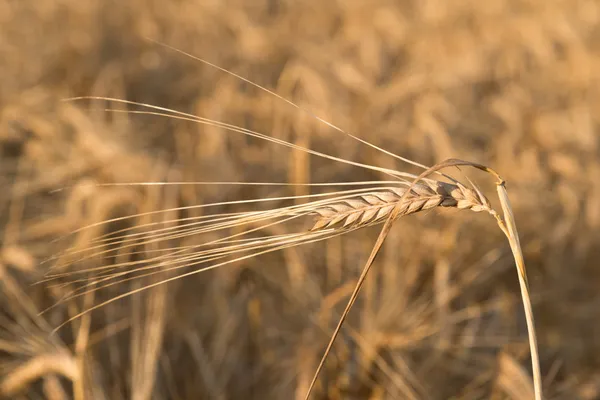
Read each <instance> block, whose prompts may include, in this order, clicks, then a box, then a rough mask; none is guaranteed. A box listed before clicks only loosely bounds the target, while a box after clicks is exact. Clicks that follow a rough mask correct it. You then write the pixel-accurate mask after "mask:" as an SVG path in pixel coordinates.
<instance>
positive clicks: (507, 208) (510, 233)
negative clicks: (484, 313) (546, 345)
mask: <svg viewBox="0 0 600 400" xmlns="http://www.w3.org/2000/svg"><path fill="white" fill-rule="evenodd" d="M496 189H497V191H498V198H499V199H500V204H501V205H502V212H503V214H504V221H502V220H500V219H497V221H498V225H499V226H500V229H502V231H503V232H504V234H505V235H506V237H507V238H508V242H509V243H510V248H511V250H512V253H513V257H514V258H515V264H516V266H517V275H518V276H519V286H520V288H521V297H522V299H523V308H524V309H525V319H526V321H527V334H528V336H529V349H530V352H531V368H532V371H533V388H534V392H535V399H536V400H542V398H543V395H542V374H541V371H540V358H539V352H538V344H537V335H536V332H535V322H534V319H533V307H532V305H531V296H530V291H529V283H528V281H527V274H526V270H525V261H524V258H523V251H522V250H521V243H520V241H519V234H518V232H517V226H516V223H515V219H514V216H513V212H512V207H511V205H510V200H509V198H508V193H507V192H506V187H505V184H504V181H502V180H500V181H499V182H498V184H497V185H496Z"/></svg>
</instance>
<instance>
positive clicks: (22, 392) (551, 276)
mask: <svg viewBox="0 0 600 400" xmlns="http://www.w3.org/2000/svg"><path fill="white" fill-rule="evenodd" d="M148 38H150V39H152V40H156V41H158V42H160V43H164V44H168V45H169V46H172V47H174V48H176V49H179V50H181V51H185V52H187V53H190V54H193V55H194V56H196V57H200V58H202V59H204V60H207V61H210V62H211V63H215V64H217V65H219V66H220V67H223V68H226V69H228V70H230V71H232V72H234V73H236V74H239V75H241V76H243V77H245V78H247V79H249V80H251V81H252V82H255V83H257V84H259V85H262V86H264V87H266V88H268V89H270V90H273V91H274V92H276V93H277V94H279V95H281V96H283V97H284V98H286V99H289V100H291V101H293V102H295V103H297V104H298V105H299V106H301V107H304V108H306V109H309V110H310V112H312V113H314V114H315V115H318V116H319V117H321V118H323V119H325V120H326V121H328V122H330V123H333V124H335V125H336V126H338V127H340V128H342V129H343V130H345V131H347V132H349V133H352V134H354V135H357V136H359V137H360V138H363V139H365V140H368V141H369V142H371V143H373V144H375V145H377V146H379V147H381V148H383V149H385V150H386V151H388V152H391V153H393V154H397V155H401V156H403V157H407V158H409V159H411V160H414V161H417V162H419V163H422V164H426V165H433V164H435V163H437V162H440V161H442V160H444V159H447V158H451V157H453V158H460V159H465V160H470V161H473V162H478V163H481V164H485V165H488V166H490V167H492V168H494V169H495V170H496V171H498V172H499V173H500V174H501V175H502V177H503V178H504V179H505V180H506V181H507V189H508V191H509V194H510V196H511V200H512V204H513V207H514V212H515V218H516V221H517V224H518V228H519V232H520V239H521V244H522V246H523V250H524V253H525V260H526V265H527V270H528V275H529V282H530V286H531V289H532V301H533V307H534V312H535V316H536V326H537V331H538V340H539V347H540V358H541V367H542V374H543V377H544V391H545V398H546V399H565V400H570V399H582V400H593V399H599V398H600V340H599V338H600V289H599V288H600V269H599V268H598V265H597V264H596V263H597V262H598V261H599V260H600V252H599V250H598V249H600V247H599V246H600V229H599V228H600V179H599V178H598V177H599V176H600V140H599V139H600V135H599V129H600V125H599V124H600V2H597V1H594V0H571V1H566V0H547V1H543V0H529V1H527V0H488V1H475V0H456V1H447V0H419V1H416V0H413V1H408V0H397V1H391V0H347V1H344V2H333V1H332V2H326V1H315V0H301V1H274V0H263V1H255V2H244V1H239V0H228V1H223V2H220V1H216V0H212V1H211V0H209V1H197V2H184V1H175V2H162V1H153V0H149V1H141V0H129V1H123V2H119V1H111V0H104V1H102V0H86V1H75V0H42V1H31V0H29V1H28V0H22V1H14V0H12V1H11V0H3V1H0V185H1V186H0V187H1V188H2V189H1V190H0V227H1V228H3V229H2V230H1V231H0V233H1V235H0V244H1V245H0V282H1V284H2V285H1V286H0V288H1V289H0V293H1V294H2V297H1V298H0V309H1V310H2V314H0V315H1V316H2V322H1V323H0V393H2V395H3V396H5V397H6V398H11V399H38V398H44V399H57V400H58V399H69V398H76V399H110V400H112V399H136V400H137V399H140V400H141V399H249V400H251V399H303V398H304V394H305V392H306V389H307V387H308V384H309V382H310V380H311V378H312V374H313V373H314V370H315V368H316V366H317V364H318V361H319V359H320V357H321V355H322V353H323V351H324V348H325V346H326V345H327V342H328V340H329V337H330V334H331V332H332V331H333V329H334V327H335V325H336V323H337V320H338V318H339V316H340V313H341V312H342V310H343V309H344V306H345V303H346V301H347V298H348V296H349V295H350V292H351V291H352V288H353V285H354V283H355V281H356V278H357V276H358V275H359V274H360V271H361V268H362V267H363V265H364V263H365V261H366V259H367V257H368V256H369V253H370V251H371V248H372V246H373V243H374V242H375V240H376V238H377V235H378V232H379V230H378V229H377V228H376V227H371V228H365V229H361V230H358V231H356V232H352V233H349V234H346V235H343V236H339V237H334V238H332V239H329V240H327V241H322V242H318V243H314V244H307V245H303V246H298V247H291V248H288V249H285V250H283V251H281V252H274V253H269V254H265V255H264V256H258V257H252V258H248V259H245V260H242V261H241V262H238V263H233V264H231V265H226V266H223V267H222V268H217V269H213V270H210V271H206V272H203V273H199V274H194V275H190V276H187V277H185V278H183V279H177V280H174V281H173V282H169V283H167V284H162V285H157V286H155V287H152V288H150V289H149V290H145V291H142V292H140V293H137V294H134V295H131V296H126V297H123V298H122V299H119V300H117V301H114V302H111V303H110V304H107V305H105V306H103V307H99V308H98V309H96V310H93V311H91V312H89V313H86V314H85V315H84V316H82V317H81V318H76V319H75V320H74V321H72V322H70V323H68V324H67V325H65V326H64V327H62V328H61V329H60V330H59V331H58V333H57V334H56V335H51V332H52V330H53V329H54V328H55V327H57V326H59V325H60V324H62V323H63V322H65V321H66V320H68V319H69V318H71V317H73V316H75V315H77V314H78V313H80V312H82V311H84V310H86V309H89V308H90V307H92V306H94V305H98V304H101V303H102V302H103V301H105V300H109V299H111V298H115V296H118V295H120V294H123V293H126V292H128V291H131V290H136V289H139V288H141V287H142V286H143V285H144V284H152V283H153V282H156V281H157V279H158V277H157V276H155V275H152V276H147V277H141V276H140V277H138V279H130V280H123V281H119V282H117V283H118V284H115V285H113V286H110V287H107V288H104V289H103V290H98V291H89V292H87V293H84V295H82V296H79V297H76V298H72V299H71V298H69V299H64V296H65V295H66V294H68V293H69V290H71V288H72V287H71V286H70V285H71V284H72V283H73V282H72V281H69V282H58V284H57V282H40V281H42V280H43V279H44V276H45V275H46V274H47V273H48V271H49V269H50V268H51V267H54V269H53V271H57V270H58V271H60V272H67V271H68V272H74V271H75V272H76V271H77V270H83V269H86V268H88V269H89V268H97V267H102V266H109V267H110V266H111V265H116V264H118V263H129V262H136V263H143V262H147V260H148V259H149V258H148V257H151V256H150V254H154V253H153V252H160V254H164V253H168V252H173V251H177V249H179V248H181V247H183V246H194V245H197V244H198V243H199V242H198V241H199V240H205V239H202V238H199V237H195V236H193V235H187V236H186V235H182V236H175V235H174V236H172V237H170V238H169V240H164V241H159V242H156V243H152V244H150V245H147V246H143V248H142V249H141V250H138V249H133V248H127V249H126V248H117V249H116V251H115V252H113V253H111V256H110V257H105V258H103V259H99V258H98V257H89V258H86V257H81V258H80V259H69V260H67V261H65V260H60V259H59V262H56V260H55V259H51V258H52V257H53V256H54V255H57V254H60V252H61V250H64V248H65V247H66V246H67V245H71V246H74V247H75V248H77V249H83V250H82V251H90V250H91V249H92V246H93V245H94V243H97V240H98V238H101V237H102V235H105V234H110V233H111V232H113V233H114V232H118V231H120V230H123V229H128V228H131V225H133V226H134V228H135V225H136V224H139V226H138V228H140V229H142V228H141V225H142V224H156V226H158V225H160V226H168V225H169V224H171V223H172V222H173V221H175V220H179V221H182V220H183V219H185V218H192V217H198V216H201V215H203V213H204V209H197V208H194V206H197V205H201V204H208V203H215V202H224V201H233V200H245V199H252V198H269V197H282V196H291V195H298V196H300V195H306V194H309V193H311V191H313V190H317V189H315V188H311V187H307V186H268V185H256V186H241V185H164V186H139V185H127V184H126V183H132V182H205V181H211V182H220V181H222V182H230V181H235V182H289V183H295V184H302V183H308V182H313V183H325V182H352V181H367V180H386V179H388V178H389V177H386V176H385V174H382V173H379V172H376V171H368V170H365V169H362V168H358V167H353V166H350V165H345V164H341V163H336V162H333V161H330V160H324V159H322V158H319V157H314V156H310V155H308V154H306V153H302V152H298V151H292V150H291V149H289V148H286V147H283V146H280V145H277V144H273V143H268V142H265V141H262V140H258V139H254V138H251V137H248V136H245V135H243V134H240V133H236V132H227V131H226V130H224V129H222V128H219V127H217V126H214V125H202V124H197V123H194V122H192V121H189V120H181V119H179V120H177V119H173V118H164V117H160V116H156V115H154V116H152V115H147V114H135V113H126V112H124V111H127V110H140V109H141V108H140V107H135V106H133V105H127V104H124V103H110V102H107V101H102V102H93V101H89V100H79V101H64V99H67V98H72V97H76V96H106V97H112V98H118V99H124V100H130V101H137V102H143V103H147V104H152V105H156V106H160V107H165V108H169V109H173V110H178V111H181V112H185V113H189V114H194V115H197V116H200V117H205V118H210V119H212V120H217V121H222V122H224V123H228V124H233V125H236V126H238V127H242V128H247V129H252V130H254V131H257V132H261V133H264V134H266V135H268V136H270V137H272V138H276V139H281V140H285V141H288V142H291V143H293V144H296V145H298V146H303V147H308V148H310V149H313V150H315V151H319V152H324V153H327V154H331V155H333V156H336V157H340V158H344V159H348V160H352V161H355V162H360V163H364V164H371V165H377V166H379V167H385V168H393V169H397V170H401V171H409V172H413V173H420V171H419V170H418V169H416V168H415V167H413V166H410V165H407V164H404V163H401V162H399V161H398V160H397V159H394V158H393V157H391V156H390V155H388V154H384V153H383V152H380V151H376V150H375V149H373V148H369V147H368V146H365V145H363V144H361V143H359V142H358V141H355V140H352V139H351V138H349V137H348V136H345V135H344V134H343V133H341V132H339V131H336V130H335V129H332V128H331V127H329V126H327V125H326V124H324V123H321V122H319V121H318V120H317V119H316V118H314V117H313V116H311V115H310V114H309V113H306V112H303V111H301V110H299V109H298V108H294V107H293V106H290V105H289V104H287V103H285V102H284V101H282V100H280V99H277V98H276V97H275V96H273V95H270V94H268V93H266V92H264V91H260V90H258V89H257V88H256V87H254V86H252V85H250V84H248V83H245V82H243V81H242V80H240V79H237V78H235V77H233V76H231V75H228V74H226V73H224V72H223V71H220V70H218V69H216V68H212V67H210V66H208V65H206V64H203V63H202V62H200V61H198V60H194V59H193V58H191V57H187V56H185V55H183V54H181V53H179V52H177V51H174V50H172V49H169V48H166V47H164V46H161V45H160V44H157V43H155V42H153V41H152V40H149V39H148ZM106 108H110V109H112V110H113V111H106V110H105V109H106ZM115 111H117V112H115ZM449 172H452V174H453V175H454V176H455V177H457V178H460V177H464V175H462V174H465V175H468V176H469V178H470V179H472V180H473V181H476V182H477V183H478V184H479V185H481V187H482V190H484V191H485V192H486V194H488V195H489V197H490V199H491V200H492V202H493V203H494V205H497V201H495V194H494V188H493V182H492V181H491V180H490V179H489V178H488V177H486V176H485V175H484V174H481V173H477V172H471V171H470V170H468V169H461V171H457V170H456V169H455V170H452V171H449ZM121 183H122V184H124V185H113V184H121ZM98 184H101V185H98ZM104 184H108V185H104ZM321 189H323V188H320V189H319V190H321ZM265 206H266V207H268V206H269V204H266V205H265V204H262V203H261V204H257V205H253V204H241V205H239V206H236V207H232V209H235V210H237V209H243V210H250V211H251V210H253V209H258V208H260V209H264V208H265ZM181 207H186V209H185V210H179V211H169V212H156V211H161V210H172V209H173V208H181ZM219 212H227V210H225V209H223V211H219ZM132 214H144V215H143V216H140V217H139V218H134V219H127V220H118V221H115V222H114V223H111V224H104V225H95V226H94V227H93V228H92V229H83V230H81V229H80V228H82V227H85V226H89V225H91V224H95V223H98V222H101V221H105V220H107V219H114V218H120V217H123V216H127V215H132ZM128 224H129V225H128ZM161 224H163V225H161ZM144 226H154V225H144ZM144 229H145V228H144ZM279 229H280V228H279V227H274V228H273V229H272V230H271V231H269V232H268V234H271V235H275V234H281V232H280V231H279ZM232 230H233V231H235V227H234V228H232ZM74 231H76V232H75V233H73V232H74ZM65 236H67V237H65ZM86 249H87V250H86ZM82 254H84V253H82ZM49 259H50V260H49ZM145 260H146V261H145ZM61 261H62V262H61ZM139 265H143V264H139ZM182 268H183V267H182ZM185 268H187V269H188V270H193V268H194V265H192V264H190V265H187V266H185ZM186 272H187V270H186ZM177 273H178V272H177V271H176V272H175V274H177ZM172 274H173V272H164V276H162V278H165V277H166V278H168V277H171V276H172ZM81 276H84V275H81ZM81 276H79V275H77V277H81ZM82 282H84V281H82ZM61 283H65V284H61ZM84 283H85V282H84ZM61 300H62V301H61ZM53 305H56V306H55V307H53V308H51V309H49V310H46V309H47V308H48V307H50V306H53ZM44 310H46V311H45V312H44V313H41V312H42V311H44ZM40 313H41V314H40ZM527 343H528V342H527V331H526V326H525V318H524V314H523V306H522V304H521V301H520V295H519V285H518V281H517V279H516V274H515V268H514V261H513V258H512V256H511V250H510V247H509V245H508V243H507V241H506V239H505V238H504V236H503V235H502V232H501V231H500V230H499V229H498V228H497V226H496V224H495V222H494V220H493V219H492V218H490V217H489V215H483V214H475V213H471V212H468V211H457V210H452V209H447V210H446V209H443V210H433V211H431V212H426V213H422V214H420V215H414V216H408V217H406V218H402V219H401V220H399V221H398V222H397V223H396V224H395V226H394V227H393V229H392V231H391V233H390V236H389V237H388V238H387V239H386V242H385V243H384V246H383V250H382V253H381V254H380V255H379V257H378V258H377V259H376V261H375V264H374V266H373V270H372V271H371V273H370V276H369V278H368V280H367V282H366V284H365V287H364V288H363V290H362V291H361V294H360V296H359V298H358V301H357V303H356V305H355V306H354V308H353V310H352V312H351V313H350V316H349V318H348V320H347V321H346V325H345V327H344V329H343V330H342V333H341V335H340V337H339V338H338V340H337V341H336V344H335V346H334V350H333V353H332V354H331V355H330V357H329V358H328V360H327V363H326V365H325V369H324V371H323V373H322V374H321V375H320V378H319V381H318V384H317V388H316V391H315V393H314V395H313V397H312V398H314V399H436V400H437V399H440V400H445V399H532V398H533V388H532V385H531V378H530V375H531V371H530V361H529V347H528V344H527Z"/></svg>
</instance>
